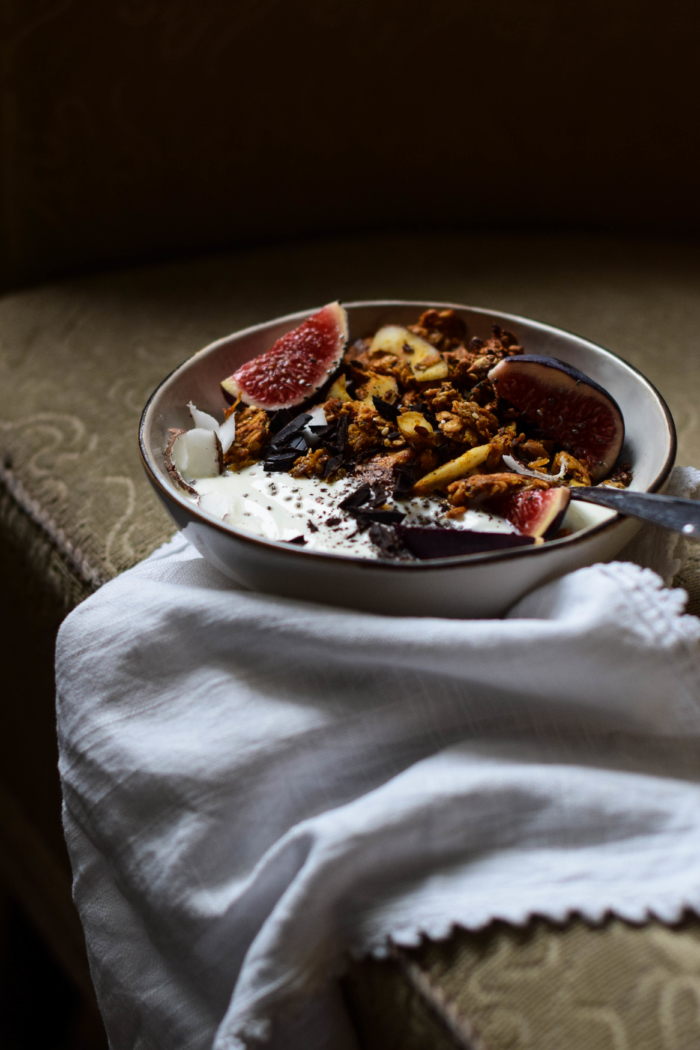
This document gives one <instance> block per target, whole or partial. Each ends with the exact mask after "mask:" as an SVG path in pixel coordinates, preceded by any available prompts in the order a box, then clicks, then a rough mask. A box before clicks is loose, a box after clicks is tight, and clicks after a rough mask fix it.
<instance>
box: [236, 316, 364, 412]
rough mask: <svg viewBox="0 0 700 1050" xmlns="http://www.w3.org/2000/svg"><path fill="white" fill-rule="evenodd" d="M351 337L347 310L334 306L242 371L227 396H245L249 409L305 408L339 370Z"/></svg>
mask: <svg viewBox="0 0 700 1050" xmlns="http://www.w3.org/2000/svg"><path fill="white" fill-rule="evenodd" d="M347 336H348V322H347V314H346V312H345V310H344V309H343V307H342V306H340V304H339V303H330V304H329V305H328V306H324V307H323V309H322V310H319V311H318V313H316V314H313V316H311V317H309V318H307V319H306V321H304V322H303V323H302V324H300V325H299V327H298V328H295V329H294V331H292V332H287V333H286V335H283V336H282V337H281V338H280V339H278V340H277V342H276V343H275V344H274V346H273V347H272V348H271V349H270V350H268V351H267V352H266V353H264V354H260V355H259V356H258V357H255V358H253V360H252V361H246V363H245V364H244V365H241V367H240V368H239V369H238V370H237V371H235V372H234V373H233V375H232V376H229V378H228V379H225V380H224V381H223V382H222V384H221V385H222V388H223V390H224V395H225V396H227V397H228V398H229V399H233V398H235V397H237V396H239V395H240V397H241V400H242V401H243V402H245V404H247V405H252V406H254V407H256V408H265V409H268V410H277V409H281V408H291V407H292V406H294V405H299V404H301V403H302V401H305V400H306V399H307V398H308V397H309V396H310V395H311V394H313V392H314V391H315V390H318V388H319V387H320V386H322V385H323V383H325V381H326V379H327V378H328V376H329V375H330V374H331V373H332V372H333V371H335V369H336V368H337V367H338V365H339V363H340V359H341V357H342V356H343V350H344V348H345V343H346V341H347Z"/></svg>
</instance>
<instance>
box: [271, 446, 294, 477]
mask: <svg viewBox="0 0 700 1050" xmlns="http://www.w3.org/2000/svg"><path fill="white" fill-rule="evenodd" d="M298 459H299V451H298V449H295V448H293V449H281V450H280V451H278V452H270V453H268V455H267V456H266V457H265V472H266V473H267V474H273V473H275V474H282V473H286V472H287V471H290V470H291V469H292V467H293V466H294V464H295V463H296V461H297V460H298Z"/></svg>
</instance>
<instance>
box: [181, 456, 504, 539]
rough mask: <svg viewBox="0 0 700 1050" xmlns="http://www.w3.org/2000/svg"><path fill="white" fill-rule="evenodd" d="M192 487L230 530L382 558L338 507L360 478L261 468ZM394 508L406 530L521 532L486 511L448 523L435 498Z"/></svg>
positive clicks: (199, 481)
mask: <svg viewBox="0 0 700 1050" xmlns="http://www.w3.org/2000/svg"><path fill="white" fill-rule="evenodd" d="M190 484H191V486H192V488H193V489H194V490H195V492H196V495H191V496H190V497H189V498H190V499H191V501H192V502H193V503H196V504H197V506H198V507H199V509H200V510H202V511H204V512H205V513H206V514H210V515H212V517H214V518H217V519H218V520H219V521H223V522H224V523H225V524H226V525H232V526H235V527H236V528H237V529H245V530H246V531H247V532H250V533H252V534H253V535H255V536H262V537H264V538H265V539H269V540H286V541H290V540H297V539H298V537H300V536H303V537H304V540H305V541H306V542H305V544H304V549H305V550H317V551H331V552H335V553H337V554H346V555H347V554H351V555H354V556H355V557H358V558H376V557H377V553H378V552H377V548H376V547H375V546H374V544H373V543H372V542H371V540H370V538H369V534H368V533H369V530H365V531H363V532H361V531H360V530H359V529H358V526H357V522H356V521H355V519H354V518H352V517H351V516H350V515H348V514H347V512H346V511H344V510H343V509H342V508H341V507H340V506H339V504H340V503H341V502H342V500H344V499H345V498H346V496H349V495H350V493H351V492H353V491H354V490H355V489H357V488H358V486H359V485H360V484H361V479H360V478H357V477H347V478H341V479H340V480H339V481H335V482H327V481H322V480H320V479H319V478H293V477H292V476H291V475H290V474H286V473H267V472H266V471H265V469H264V465H263V463H262V462H260V463H254V464H253V465H252V466H250V467H246V468H244V469H243V470H240V471H236V472H231V471H226V472H225V473H223V474H220V475H219V476H217V477H213V478H200V479H195V480H194V481H191V482H190ZM395 506H396V509H397V510H401V511H402V512H403V513H404V514H405V515H406V517H405V519H404V522H403V524H405V525H436V524H440V525H443V526H444V525H446V524H448V523H449V525H450V527H452V528H456V529H469V530H472V531H477V532H509V533H517V531H518V530H517V529H516V528H515V527H514V526H513V525H511V524H510V522H509V521H506V520H505V518H501V517H498V516H497V515H494V514H489V513H488V512H487V511H485V510H467V511H466V512H465V514H464V515H463V516H462V517H460V518H451V519H449V522H446V521H445V512H446V511H447V510H448V505H447V503H446V502H445V501H443V500H439V499H435V498H433V499H428V498H420V497H414V498H412V499H408V500H401V501H400V502H397V503H396V505H395Z"/></svg>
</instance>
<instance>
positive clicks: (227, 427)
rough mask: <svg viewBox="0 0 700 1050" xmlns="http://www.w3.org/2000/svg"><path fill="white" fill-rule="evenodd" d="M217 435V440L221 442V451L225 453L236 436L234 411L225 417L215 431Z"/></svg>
mask: <svg viewBox="0 0 700 1050" xmlns="http://www.w3.org/2000/svg"><path fill="white" fill-rule="evenodd" d="M217 433H218V435H219V441H220V442H221V451H222V452H223V453H224V454H225V453H226V452H228V450H229V449H230V448H231V445H232V444H233V442H234V439H235V437H236V413H235V412H232V413H231V415H230V416H229V417H228V419H225V420H224V422H223V423H222V424H221V426H220V427H219V429H218V431H217Z"/></svg>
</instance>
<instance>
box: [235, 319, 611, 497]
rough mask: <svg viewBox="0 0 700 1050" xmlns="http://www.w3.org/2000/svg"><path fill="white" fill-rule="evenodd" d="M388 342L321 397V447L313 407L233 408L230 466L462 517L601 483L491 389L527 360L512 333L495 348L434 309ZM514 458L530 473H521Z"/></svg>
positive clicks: (346, 363) (372, 348)
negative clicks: (308, 434) (513, 499)
mask: <svg viewBox="0 0 700 1050" xmlns="http://www.w3.org/2000/svg"><path fill="white" fill-rule="evenodd" d="M380 332H381V333H386V335H385V336H384V337H383V338H382V339H379V341H378V339H377V336H376V335H375V336H369V337H367V338H364V339H360V340H358V341H356V342H355V343H354V344H353V345H352V346H350V347H349V348H348V349H347V351H346V353H345V355H344V358H343V361H342V363H341V366H340V369H339V370H338V372H336V373H335V375H334V377H333V381H332V383H331V385H330V386H329V387H328V388H327V389H325V390H324V391H323V392H322V393H321V395H320V396H318V397H317V398H316V404H319V405H320V404H322V405H323V413H324V416H325V423H324V424H323V425H319V426H312V427H311V428H310V429H311V431H312V432H313V434H314V440H313V442H309V441H308V440H307V438H305V437H304V436H303V434H302V433H301V431H302V428H303V427H305V426H306V425H307V421H308V419H309V416H308V414H307V415H304V412H307V413H308V412H310V409H302V410H301V412H300V410H299V409H297V410H295V411H292V412H290V411H287V410H284V411H281V412H275V413H268V412H266V411H265V410H263V409H256V408H250V407H244V406H242V405H240V404H237V405H236V406H234V408H232V409H231V410H229V411H236V412H237V413H238V415H237V428H236V438H235V441H234V443H233V445H232V447H231V449H230V450H229V451H228V453H227V454H226V457H225V462H226V466H227V468H228V469H231V470H240V469H242V468H243V467H246V466H248V465H250V464H251V463H253V462H256V461H257V460H260V459H264V460H265V468H266V470H269V471H281V470H283V471H287V472H289V473H290V474H291V475H292V476H293V477H295V478H301V477H307V478H319V479H324V480H330V481H334V480H336V479H338V478H341V477H345V476H347V475H351V474H352V475H354V476H356V477H357V478H358V481H360V483H364V482H367V483H369V484H371V485H380V486H382V487H383V490H384V491H385V492H387V494H388V492H389V491H392V492H393V496H394V498H395V499H401V498H405V497H407V496H409V495H416V494H421V495H426V494H430V495H431V496H436V497H438V498H441V499H443V500H446V501H447V505H446V507H445V510H446V513H447V516H448V517H452V518H454V517H459V516H460V515H461V514H463V513H464V511H465V508H467V507H468V506H469V505H470V504H481V503H484V502H485V503H487V504H488V502H489V501H491V500H498V498H499V497H503V496H505V495H507V494H509V493H513V492H519V491H522V490H525V489H547V488H549V487H550V486H551V485H552V484H554V483H556V484H560V485H561V484H563V485H569V486H577V485H590V484H591V476H590V473H589V470H588V469H587V467H586V465H585V464H584V463H581V462H580V461H579V460H578V459H576V458H575V457H574V456H573V455H571V454H570V453H569V452H568V451H567V450H566V449H564V448H562V447H561V445H560V444H558V443H557V442H555V441H553V440H551V439H548V438H546V437H545V436H544V435H543V434H542V433H540V432H539V431H538V430H537V428H536V427H534V426H533V424H532V423H531V422H530V421H528V420H527V419H526V418H525V417H524V416H522V415H521V414H520V412H519V411H518V410H517V409H516V408H514V407H513V406H512V405H511V404H509V403H508V402H507V401H504V400H502V399H501V398H499V397H498V395H497V393H496V390H495V389H494V386H493V384H492V383H491V381H490V380H489V378H488V374H489V371H490V370H491V369H492V368H493V367H494V365H496V364H497V363H498V362H499V361H502V360H503V359H504V358H507V357H512V356H514V355H518V354H522V353H523V348H522V346H520V345H519V343H518V341H517V339H516V338H515V336H514V335H513V334H512V333H510V332H508V331H505V330H504V329H502V328H500V327H499V326H498V325H494V326H493V332H492V335H491V337H490V338H489V339H486V340H482V339H478V338H472V339H470V340H467V333H466V329H465V326H464V324H463V322H462V320H461V319H460V318H459V317H458V316H457V315H456V314H455V312H454V311H453V310H442V311H438V310H434V309H432V310H426V311H425V312H424V313H423V314H422V316H421V317H420V319H419V321H418V323H417V324H415V325H412V326H410V327H409V328H407V329H403V328H400V327H398V326H393V327H392V326H386V327H385V328H383V329H381V330H380ZM402 333H403V334H402ZM300 420H301V422H300ZM504 456H508V457H512V459H514V460H515V461H516V462H517V463H518V464H519V465H520V466H521V467H522V468H525V469H526V470H528V471H529V472H530V473H527V474H525V473H520V472H518V471H516V470H513V469H510V468H509V466H508V465H507V464H505V463H504V459H503V457H504ZM533 475H534V476H533ZM555 476H556V482H554V481H553V480H552V479H553V477H555ZM630 481H631V472H630V469H629V465H628V464H622V465H620V466H618V467H617V468H615V470H614V471H613V473H612V474H611V475H610V477H609V478H608V479H607V480H606V482H605V483H606V484H610V485H614V486H615V487H618V488H624V487H626V486H627V485H628V484H629V483H630Z"/></svg>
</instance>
